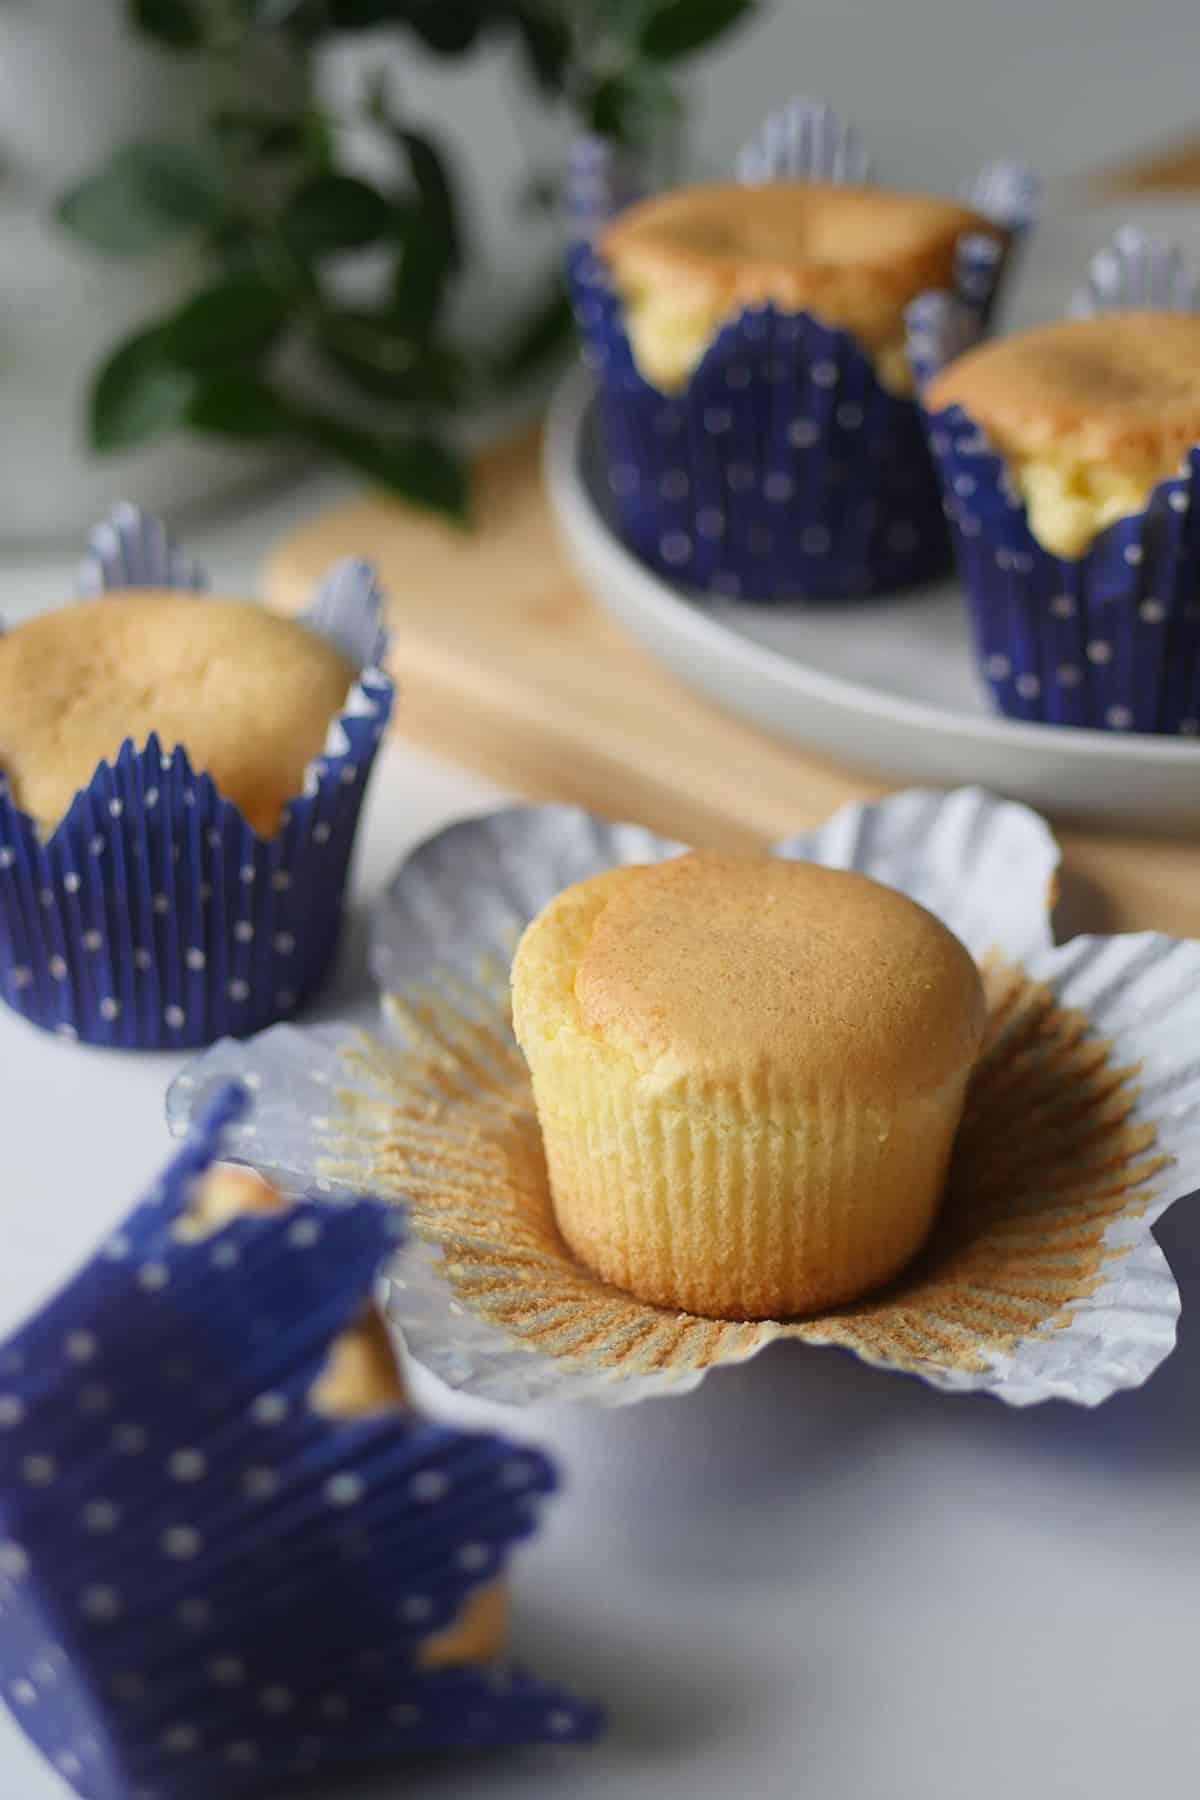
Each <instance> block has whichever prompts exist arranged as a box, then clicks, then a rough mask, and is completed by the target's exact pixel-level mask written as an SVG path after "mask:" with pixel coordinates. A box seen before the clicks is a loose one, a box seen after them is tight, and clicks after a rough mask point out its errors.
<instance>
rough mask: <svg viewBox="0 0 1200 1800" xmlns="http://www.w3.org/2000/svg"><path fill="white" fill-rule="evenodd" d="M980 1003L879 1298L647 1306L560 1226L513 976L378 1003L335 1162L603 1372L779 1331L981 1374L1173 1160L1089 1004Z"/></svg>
mask: <svg viewBox="0 0 1200 1800" xmlns="http://www.w3.org/2000/svg"><path fill="white" fill-rule="evenodd" d="M983 974H984V981H985V987H986V990H987V996H988V1006H989V1021H988V1030H987V1035H986V1038H985V1041H984V1047H983V1050H982V1053H981V1056H980V1060H979V1064H978V1067H977V1069H976V1072H975V1075H974V1077H973V1079H972V1083H971V1087H970V1091H969V1094H968V1099H967V1107H966V1111H965V1113H964V1117H963V1121H962V1125H961V1127H960V1129H959V1135H958V1140H957V1143H956V1147H955V1152H954V1157H953V1161H952V1164H951V1170H950V1175H949V1180H948V1184H947V1191H946V1197H945V1201H944V1204H943V1208H942V1213H941V1217H940V1221H939V1224H938V1226H937V1228H936V1229H935V1232H934V1235H933V1238H932V1239H931V1241H930V1243H929V1244H928V1246H927V1247H926V1249H925V1251H924V1252H923V1254H922V1255H921V1257H920V1258H919V1259H918V1261H917V1262H916V1263H915V1264H913V1266H912V1267H911V1268H909V1269H908V1270H907V1271H906V1272H905V1274H904V1275H903V1276H902V1277H901V1278H900V1279H899V1280H898V1281H896V1282H895V1283H893V1284H892V1286H891V1287H889V1288H888V1289H886V1290H883V1291H881V1292H879V1293H877V1294H875V1295H873V1296H872V1297H870V1298H869V1299H866V1300H861V1301H857V1302H855V1303H854V1304H852V1305H849V1306H843V1307H838V1308H836V1309H834V1310H832V1311H830V1312H827V1313H821V1314H818V1315H814V1316H811V1317H807V1318H803V1319H789V1320H786V1321H776V1320H753V1321H748V1322H746V1323H744V1324H739V1323H733V1322H730V1321H728V1320H714V1319H704V1318H697V1317H694V1316H693V1315H691V1314H688V1313H671V1312H666V1311H663V1310H662V1309H660V1308H657V1307H653V1306H649V1305H647V1304H646V1303H645V1302H643V1301H640V1300H636V1299H634V1298H633V1297H632V1296H630V1295H628V1294H625V1293H622V1292H620V1291H619V1290H618V1289H616V1288H612V1287H608V1286H606V1285H605V1284H604V1283H603V1282H601V1281H599V1280H597V1279H596V1278H595V1277H594V1276H593V1275H591V1274H589V1273H588V1271H587V1270H586V1269H584V1268H582V1267H581V1266H580V1265H579V1264H578V1263H577V1262H576V1261H575V1260H574V1259H573V1257H572V1255H571V1253H570V1251H569V1250H568V1249H567V1248H566V1246H565V1244H564V1243H563V1242H562V1239H561V1238H560V1237H559V1235H558V1232H557V1230H556V1228H555V1223H554V1215H553V1211H552V1208H551V1204H550V1195H549V1189H548V1186H547V1181H546V1166H545V1160H544V1158H543V1155H542V1146H541V1137H540V1134H539V1131H538V1125H537V1119H536V1116H535V1113H534V1108H533V1096H532V1093H531V1090H530V1085H529V1077H528V1073H527V1071H526V1068H525V1063H524V1059H523V1058H522V1056H521V1053H520V1051H519V1050H518V1049H517V1046H516V1044H515V1043H514V1041H513V1038H512V1034H511V1029H510V1026H509V1011H508V993H507V977H506V974H505V973H504V972H501V971H499V970H495V969H493V970H490V971H489V972H488V974H487V979H486V982H485V983H483V984H482V985H481V986H480V987H476V988H471V989H468V988H465V987H462V986H458V987H451V986H449V985H448V984H444V983H439V984H438V985H437V987H436V991H435V990H434V989H432V988H431V989H430V991H429V992H428V993H427V994H426V995H425V996H423V997H421V998H419V999H416V1000H411V1001H400V1000H397V999H395V998H394V997H393V998H392V999H391V1000H390V1001H389V1007H390V1010H391V1014H392V1017H393V1020H394V1022H395V1023H396V1025H397V1026H398V1027H399V1029H400V1031H401V1033H402V1035H403V1038H404V1040H405V1044H404V1048H392V1047H389V1046H388V1045H386V1044H382V1043H379V1042H377V1041H374V1040H365V1039H364V1040H361V1041H360V1042H358V1043H357V1044H355V1045H354V1046H352V1047H350V1048H348V1049H347V1050H346V1051H345V1052H344V1055H345V1056H346V1058H347V1061H348V1064H349V1065H350V1073H351V1075H352V1077H353V1079H354V1081H355V1083H356V1085H354V1086H352V1087H347V1089H346V1090H345V1091H344V1092H343V1093H342V1094H341V1095H340V1099H341V1105H342V1109H343V1110H342V1116H341V1120H340V1125H341V1133H340V1135H339V1137H338V1138H337V1139H336V1140H334V1144H333V1148H334V1159H333V1162H332V1164H331V1165H330V1166H328V1168H327V1170H326V1172H327V1173H330V1174H334V1175H338V1176H341V1177H344V1178H353V1179H361V1178H362V1177H363V1175H364V1173H365V1174H366V1175H367V1177H368V1179H369V1181H370V1184H371V1185H372V1187H374V1188H375V1190H376V1191H377V1192H379V1193H382V1194H385V1195H390V1196H394V1197H396V1198H397V1199H403V1200H404V1201H405V1202H406V1204H407V1206H408V1209H409V1217H410V1220H411V1223H412V1226H413V1229H414V1231H415V1232H416V1233H417V1234H418V1235H419V1236H421V1237H423V1238H426V1239H429V1240H432V1241H434V1242H435V1243H440V1244H441V1245H442V1247H443V1263H442V1269H443V1273H444V1274H445V1276H446V1278H447V1280H448V1282H449V1285H450V1287H451V1289H452V1291H453V1294H454V1297H455V1299H456V1300H457V1301H458V1303H459V1304H460V1305H461V1306H463V1307H464V1308H466V1309H468V1310H470V1311H471V1312H473V1313H476V1314H478V1315H480V1316H482V1317H483V1318H485V1319H487V1320H489V1321H490V1322H491V1323H493V1324H494V1325H496V1326H498V1327H499V1328H500V1329H501V1330H502V1331H503V1332H505V1334H506V1335H508V1336H509V1337H510V1338H512V1339H514V1340H518V1341H520V1342H523V1343H525V1344H527V1345H528V1346H529V1348H530V1349H534V1350H539V1351H541V1352H543V1353H545V1354H547V1355H550V1356H554V1357H559V1358H566V1359H569V1360H570V1361H571V1362H572V1363H573V1364H576V1365H578V1364H580V1363H583V1364H586V1365H587V1366H589V1367H592V1368H595V1369H596V1370H604V1371H610V1372H614V1373H615V1372H619V1373H621V1374H627V1375H634V1374H644V1373H648V1372H651V1371H661V1370H668V1369H669V1370H673V1371H677V1372H680V1373H682V1372H683V1371H686V1370H690V1369H699V1368H705V1367H707V1366H709V1365H710V1364H714V1363H720V1362H730V1361H738V1360H741V1359H743V1358H744V1357H746V1356H747V1355H748V1354H750V1353H752V1351H753V1350H755V1349H756V1348H758V1347H760V1346H761V1345H763V1344H765V1343H768V1342H770V1341H771V1340H772V1339H775V1338H778V1337H790V1338H799V1339H801V1340H804V1341H807V1342H809V1343H817V1344H839V1345H842V1346H843V1347H845V1348H846V1349H848V1350H853V1351H855V1352H856V1353H857V1354H858V1355H860V1356H863V1357H865V1358H866V1359H867V1360H869V1361H871V1362H883V1363H887V1364H889V1365H890V1366H891V1367H893V1368H897V1369H901V1370H906V1371H909V1372H912V1373H923V1372H924V1373H928V1372H930V1371H932V1370H935V1369H938V1370H951V1369H955V1370H968V1371H980V1370H982V1369H984V1368H986V1366H987V1364H988V1361H989V1360H990V1359H991V1358H992V1357H994V1356H995V1355H996V1354H997V1353H1004V1352H1007V1351H1011V1350H1013V1348H1014V1347H1015V1346H1016V1344H1017V1343H1018V1342H1019V1341H1020V1340H1021V1339H1023V1338H1026V1337H1028V1336H1029V1335H1030V1334H1032V1333H1034V1332H1037V1331H1044V1330H1048V1329H1056V1328H1061V1327H1062V1326H1064V1325H1066V1324H1068V1323H1069V1322H1070V1319H1071V1316H1072V1309H1073V1307H1074V1305H1075V1304H1076V1303H1077V1302H1079V1301H1080V1300H1082V1299H1084V1298H1085V1297H1086V1296H1087V1295H1088V1294H1090V1293H1092V1292H1093V1291H1094V1290H1095V1289H1096V1287H1097V1286H1098V1285H1099V1284H1100V1282H1101V1281H1102V1280H1103V1278H1104V1274H1105V1265H1106V1264H1107V1263H1108V1262H1110V1261H1111V1260H1112V1259H1113V1258H1114V1257H1117V1256H1121V1255H1123V1254H1124V1252H1123V1251H1122V1250H1121V1249H1120V1248H1114V1247H1113V1246H1111V1245H1109V1244H1106V1243H1105V1234H1106V1231H1107V1230H1108V1228H1109V1226H1110V1225H1111V1224H1112V1222H1113V1220H1114V1219H1116V1218H1117V1217H1118V1216H1120V1215H1122V1214H1130V1213H1133V1214H1137V1213H1140V1212H1142V1211H1143V1210H1144V1208H1145V1206H1146V1204H1147V1203H1148V1202H1149V1201H1150V1200H1151V1199H1152V1198H1153V1197H1154V1190H1153V1187H1152V1185H1151V1183H1152V1182H1153V1180H1154V1177H1155V1176H1156V1175H1157V1174H1158V1173H1159V1171H1160V1170H1161V1169H1163V1168H1164V1167H1165V1166H1166V1164H1167V1163H1168V1162H1169V1161H1170V1158H1169V1157H1166V1156H1164V1155H1161V1154H1156V1153H1155V1152H1154V1148H1153V1146H1154V1143H1155V1137H1156V1132H1155V1127H1154V1125H1153V1124H1151V1123H1145V1124H1135V1123H1133V1122H1132V1119H1131V1114H1132V1112H1133V1109H1134V1106H1135V1103H1136V1099H1137V1089H1136V1087H1135V1085H1134V1077H1135V1076H1136V1073H1137V1071H1136V1069H1132V1068H1125V1069H1121V1068H1114V1067H1113V1066H1112V1063H1111V1045H1110V1044H1109V1043H1108V1042H1106V1041H1105V1040H1103V1039H1100V1038H1096V1037H1093V1036H1089V1034H1088V1021H1087V1019H1086V1017H1085V1016H1084V1015H1083V1014H1082V1013H1080V1012H1076V1011H1071V1010H1068V1009H1067V1008H1065V1007H1062V1006H1060V1005H1059V1003H1058V1002H1057V1000H1056V999H1055V996H1054V994H1053V992H1052V991H1051V989H1049V988H1048V987H1046V986H1044V985H1043V984H1041V983H1039V982H1035V981H1032V980H1030V979H1029V978H1028V977H1026V976H1025V975H1024V974H1023V972H1022V971H1021V970H1019V969H1016V968H1013V967H1011V966H1009V965H1006V964H1003V963H1000V962H998V961H997V962H991V963H989V964H988V965H987V966H986V967H985V968H984V970H983Z"/></svg>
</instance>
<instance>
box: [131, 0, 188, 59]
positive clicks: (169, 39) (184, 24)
mask: <svg viewBox="0 0 1200 1800" xmlns="http://www.w3.org/2000/svg"><path fill="white" fill-rule="evenodd" d="M127 3H128V8H129V19H130V23H131V24H132V25H133V26H134V28H135V29H136V30H137V31H140V32H143V33H144V34H145V36H146V37H151V38H156V39H157V40H158V42H159V43H160V44H167V45H169V46H170V48H171V49H172V50H196V49H199V47H200V45H201V44H203V43H204V41H205V38H206V36H207V33H206V30H205V19H204V11H203V8H202V7H201V6H200V5H199V4H197V0H127Z"/></svg>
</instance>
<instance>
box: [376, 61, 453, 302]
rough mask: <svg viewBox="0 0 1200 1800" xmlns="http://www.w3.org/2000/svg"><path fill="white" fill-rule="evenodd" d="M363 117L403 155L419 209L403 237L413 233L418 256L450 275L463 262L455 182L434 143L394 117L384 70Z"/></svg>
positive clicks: (410, 217) (410, 212) (412, 210)
mask: <svg viewBox="0 0 1200 1800" xmlns="http://www.w3.org/2000/svg"><path fill="white" fill-rule="evenodd" d="M367 116H368V118H370V119H371V120H372V121H373V123H374V124H376V125H377V126H378V127H379V128H380V130H381V131H384V132H386V134H387V136H388V137H389V138H390V139H391V141H392V142H393V143H394V144H395V145H396V146H397V147H398V148H399V149H400V150H402V151H403V153H404V156H405V159H406V161H407V163H408V168H409V173H410V174H411V176H412V180H413V187H414V189H415V191H416V201H417V205H416V207H415V208H409V209H408V211H407V216H406V220H405V227H404V231H403V233H402V235H404V236H405V237H406V238H407V237H409V236H411V235H413V234H414V233H415V234H416V236H417V238H418V240H419V241H418V243H417V244H416V246H415V248H416V250H417V251H419V253H420V254H421V255H422V256H432V257H434V258H436V260H437V263H438V267H439V274H448V273H453V272H454V271H455V270H457V269H459V268H461V267H462V261H463V250H462V234H461V231H460V228H459V223H458V215H459V208H458V200H457V198H456V196H455V192H454V182H453V180H452V178H451V174H450V170H449V167H448V166H447V163H446V160H445V157H444V155H443V153H442V151H441V150H440V149H439V148H438V146H437V144H435V143H434V141H433V139H432V138H430V137H428V136H427V135H426V134H425V133H424V132H422V131H410V130H408V129H407V128H406V126H405V125H404V123H403V122H402V120H401V119H400V117H399V116H398V114H397V113H396V111H395V109H394V107H393V105H392V100H391V93H390V88H389V83H388V77H387V71H386V70H376V71H375V72H374V73H373V74H372V76H371V77H370V79H369V81H368V83H367Z"/></svg>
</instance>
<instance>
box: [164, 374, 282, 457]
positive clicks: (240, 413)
mask: <svg viewBox="0 0 1200 1800" xmlns="http://www.w3.org/2000/svg"><path fill="white" fill-rule="evenodd" d="M187 423H188V424H189V425H191V426H192V427H193V428H194V429H195V430H196V431H207V432H212V433H214V434H215V435H216V436H218V437H229V438H240V439H243V440H244V441H246V442H256V441H261V440H262V439H263V438H276V437H286V436H287V435H288V434H289V433H292V432H295V430H296V429H297V417H296V414H295V412H294V411H293V409H292V408H291V407H290V406H289V405H288V403H287V401H286V400H285V399H284V398H283V396H282V395H281V394H280V393H278V392H277V390H276V389H275V388H273V387H271V386H270V384H269V383H268V382H265V381H263V380H261V379H260V378H259V377H258V376H257V375H251V374H250V373H249V372H248V371H244V370H234V371H232V372H224V373H221V374H215V375H208V376H205V377H204V378H203V379H202V380H201V381H200V383H199V384H198V386H197V388H196V390H195V393H194V394H193V396H192V399H191V402H190V404H189V406H188V409H187Z"/></svg>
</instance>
